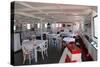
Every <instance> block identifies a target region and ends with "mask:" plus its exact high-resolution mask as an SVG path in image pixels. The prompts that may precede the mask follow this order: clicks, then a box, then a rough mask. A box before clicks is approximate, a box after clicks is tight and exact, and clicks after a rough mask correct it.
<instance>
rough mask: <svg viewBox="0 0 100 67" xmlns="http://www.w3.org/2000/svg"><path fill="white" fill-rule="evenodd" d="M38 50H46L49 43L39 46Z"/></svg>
mask: <svg viewBox="0 0 100 67" xmlns="http://www.w3.org/2000/svg"><path fill="white" fill-rule="evenodd" d="M37 48H39V49H41V50H44V49H45V48H48V42H45V43H44V44H43V45H41V46H38V47H37Z"/></svg>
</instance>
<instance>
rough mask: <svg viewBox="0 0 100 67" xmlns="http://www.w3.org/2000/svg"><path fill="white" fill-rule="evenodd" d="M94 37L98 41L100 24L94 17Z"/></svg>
mask: <svg viewBox="0 0 100 67" xmlns="http://www.w3.org/2000/svg"><path fill="white" fill-rule="evenodd" d="M94 37H95V38H96V39H97V37H98V23H97V17H94Z"/></svg>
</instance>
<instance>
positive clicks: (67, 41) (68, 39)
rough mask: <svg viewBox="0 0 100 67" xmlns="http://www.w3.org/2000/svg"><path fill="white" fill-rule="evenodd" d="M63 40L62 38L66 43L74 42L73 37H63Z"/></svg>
mask: <svg viewBox="0 0 100 67" xmlns="http://www.w3.org/2000/svg"><path fill="white" fill-rule="evenodd" d="M63 40H64V41H65V42H66V43H69V42H75V38H71V37H65V38H63Z"/></svg>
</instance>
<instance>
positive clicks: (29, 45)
mask: <svg viewBox="0 0 100 67" xmlns="http://www.w3.org/2000/svg"><path fill="white" fill-rule="evenodd" d="M46 42H48V40H34V41H33V40H29V41H23V42H22V47H24V48H26V49H27V50H28V51H32V52H33V50H34V58H35V62H37V47H39V46H43V45H45V43H46Z"/></svg>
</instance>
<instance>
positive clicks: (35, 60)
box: [35, 49, 37, 62]
mask: <svg viewBox="0 0 100 67" xmlns="http://www.w3.org/2000/svg"><path fill="white" fill-rule="evenodd" d="M35 62H37V50H36V49H35Z"/></svg>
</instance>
